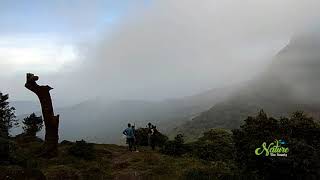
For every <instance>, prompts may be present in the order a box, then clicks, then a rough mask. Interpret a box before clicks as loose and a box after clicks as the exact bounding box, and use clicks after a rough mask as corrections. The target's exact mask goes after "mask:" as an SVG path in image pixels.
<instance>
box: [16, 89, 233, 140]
mask: <svg viewBox="0 0 320 180" xmlns="http://www.w3.org/2000/svg"><path fill="white" fill-rule="evenodd" d="M234 91H235V88H231V87H230V88H220V89H214V90H210V91H207V92H204V93H200V94H196V95H193V96H188V97H184V98H179V99H170V100H165V101H160V102H152V101H138V100H122V101H110V100H106V99H103V98H97V99H92V100H88V101H85V102H82V103H79V104H77V105H74V106H71V107H65V108H55V113H57V114H60V127H59V128H60V131H59V133H60V140H63V139H67V140H79V139H85V140H88V141H92V142H98V143H119V142H121V141H122V130H123V129H124V128H125V127H126V126H127V123H135V124H136V126H137V127H144V126H146V125H147V123H148V122H151V123H153V124H155V125H157V127H158V129H160V130H161V131H162V132H170V131H171V130H172V129H173V128H175V127H177V126H179V125H181V124H182V123H184V122H185V121H186V120H188V119H189V117H192V116H196V115H198V114H199V113H200V112H202V111H205V110H207V109H209V108H210V107H211V106H212V104H216V103H218V102H221V101H222V100H224V99H225V98H227V97H228V96H229V95H230V94H232V92H234ZM12 105H13V106H14V105H15V104H12ZM26 109H27V108H26ZM31 110H32V109H30V112H28V113H25V115H21V116H19V119H20V120H22V119H23V117H25V116H26V115H29V114H30V113H31V112H33V111H34V110H32V111H31ZM40 111H41V109H40V106H39V107H37V112H38V114H39V115H41V113H40ZM15 132H20V131H17V130H16V131H15Z"/></svg>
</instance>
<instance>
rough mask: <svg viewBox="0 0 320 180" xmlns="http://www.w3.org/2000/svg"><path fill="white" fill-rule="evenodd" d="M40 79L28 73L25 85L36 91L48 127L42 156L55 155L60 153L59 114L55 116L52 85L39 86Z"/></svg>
mask: <svg viewBox="0 0 320 180" xmlns="http://www.w3.org/2000/svg"><path fill="white" fill-rule="evenodd" d="M38 79H39V77H38V76H35V75H34V74H31V73H27V79H26V84H25V87H26V88H27V89H29V90H30V91H32V92H34V93H35V94H36V95H37V96H38V98H39V100H40V104H41V109H42V115H43V120H44V125H45V128H46V135H45V142H44V149H43V153H42V156H45V157H54V156H56V155H57V153H58V149H57V148H58V139H59V135H58V129H59V115H57V116H55V115H54V112H53V107H52V100H51V96H50V92H49V91H50V90H52V89H53V88H51V87H50V86H48V85H46V86H39V85H38V84H37V83H36V81H37V80H38Z"/></svg>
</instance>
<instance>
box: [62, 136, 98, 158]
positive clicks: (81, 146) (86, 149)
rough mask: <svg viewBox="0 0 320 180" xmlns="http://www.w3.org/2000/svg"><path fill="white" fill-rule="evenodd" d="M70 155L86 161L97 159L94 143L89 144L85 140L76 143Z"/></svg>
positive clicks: (70, 149)
mask: <svg viewBox="0 0 320 180" xmlns="http://www.w3.org/2000/svg"><path fill="white" fill-rule="evenodd" d="M68 152H69V154H70V155H72V156H75V157H78V158H83V159H85V160H92V159H94V158H95V149H94V146H93V144H92V143H87V142H86V141H84V140H81V141H76V143H75V144H73V145H72V146H71V147H70V148H69V149H68Z"/></svg>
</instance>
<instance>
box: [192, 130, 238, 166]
mask: <svg viewBox="0 0 320 180" xmlns="http://www.w3.org/2000/svg"><path fill="white" fill-rule="evenodd" d="M191 147H192V154H193V155H194V156H196V157H198V158H200V159H203V160H208V161H218V160H231V159H233V153H234V152H233V151H234V146H233V140H232V133H231V132H229V131H227V130H224V129H211V130H210V131H208V132H205V133H204V135H203V137H201V138H199V140H198V141H197V142H195V143H192V144H191Z"/></svg>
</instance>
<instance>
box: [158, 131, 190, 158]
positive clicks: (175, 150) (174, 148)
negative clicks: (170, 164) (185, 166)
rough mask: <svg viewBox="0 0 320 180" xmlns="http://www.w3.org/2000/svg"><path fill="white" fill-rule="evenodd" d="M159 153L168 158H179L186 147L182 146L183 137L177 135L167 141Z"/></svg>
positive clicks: (185, 150)
mask: <svg viewBox="0 0 320 180" xmlns="http://www.w3.org/2000/svg"><path fill="white" fill-rule="evenodd" d="M161 152H162V153H163V154H166V155H170V156H181V155H182V154H185V153H186V152H187V146H186V145H185V144H184V140H183V135H182V134H178V135H177V136H176V137H175V139H174V140H172V141H167V142H166V143H165V144H164V146H163V147H162V149H161Z"/></svg>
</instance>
